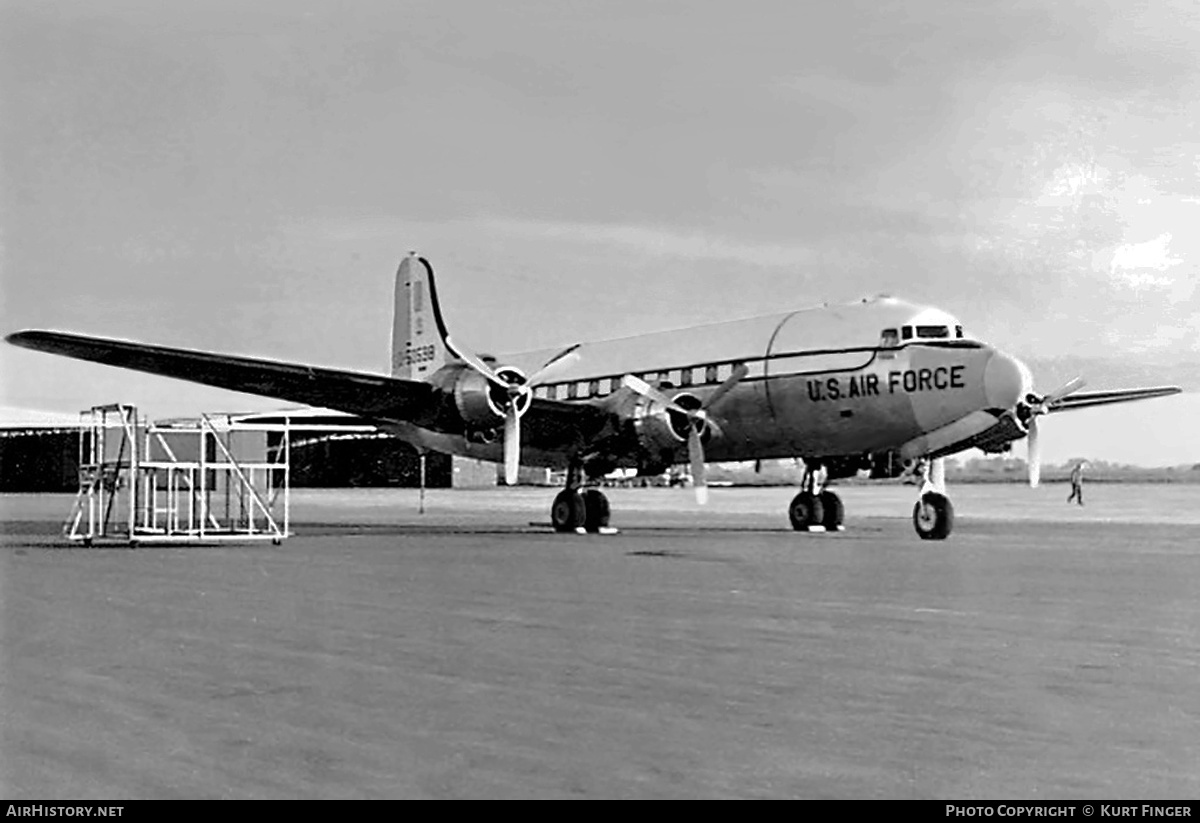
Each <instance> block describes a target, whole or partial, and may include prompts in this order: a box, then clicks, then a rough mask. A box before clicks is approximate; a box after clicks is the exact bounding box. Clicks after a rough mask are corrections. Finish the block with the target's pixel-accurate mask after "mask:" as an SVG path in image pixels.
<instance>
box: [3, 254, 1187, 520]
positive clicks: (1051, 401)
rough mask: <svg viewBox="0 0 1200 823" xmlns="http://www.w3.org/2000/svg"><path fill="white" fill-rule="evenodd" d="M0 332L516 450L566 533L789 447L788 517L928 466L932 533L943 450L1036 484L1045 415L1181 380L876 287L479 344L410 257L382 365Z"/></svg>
mask: <svg viewBox="0 0 1200 823" xmlns="http://www.w3.org/2000/svg"><path fill="white" fill-rule="evenodd" d="M7 340H8V342H10V343H12V344H14V345H17V346H23V347H25V348H29V349H35V350H38V351H43V352H50V353H53V354H59V355H65V356H67V357H73V358H78V359H81V360H91V361H95V362H98V363H104V364H107V365H111V366H119V367H122V368H127V369H136V370H138V371H144V372H150V373H152V374H158V375H164V376H167V377H175V378H179V379H182V380H190V381H193V382H196V383H203V384H206V385H210V386H217V387H220V388H224V389H232V390H235V391H241V392H248V393H251V394H258V395H264V396H267V397H274V398H280V399H283V400H288V401H291V402H298V403H304V404H307V405H310V406H314V407H321V408H326V409H332V410H334V411H338V412H342V413H344V414H346V415H347V417H346V418H345V419H346V420H348V421H353V422H354V423H355V424H358V425H361V424H362V423H364V422H366V423H369V424H370V425H374V426H376V427H378V428H379V429H380V430H381V431H384V432H387V433H389V434H392V435H394V436H396V437H399V438H402V439H404V440H406V441H408V442H409V443H411V444H413V445H414V446H415V447H416V448H418V449H421V450H435V451H440V452H449V453H451V454H459V455H464V456H467V457H473V458H482V459H485V460H492V461H497V462H503V463H504V470H505V477H506V480H507V482H508V483H509V484H512V483H514V482H516V479H517V471H518V468H519V466H520V464H522V463H524V464H526V465H535V466H547V467H552V468H557V469H566V471H567V482H566V488H565V489H564V490H563V491H562V492H560V493H559V494H558V495H557V497H555V499H554V502H553V504H552V506H551V509H550V515H551V522H552V524H553V526H554V528H555V529H556V530H557V531H560V532H574V531H579V530H583V531H601V530H606V529H607V527H608V523H609V514H610V513H609V504H608V500H607V498H606V497H605V496H604V494H603V492H601V491H600V490H599V489H598V488H596V487H595V484H594V482H593V481H594V480H595V479H596V478H599V477H602V476H604V475H605V474H607V473H609V472H611V471H613V470H615V469H618V468H635V469H637V470H638V471H639V472H640V473H642V474H649V475H656V474H660V473H662V472H663V471H665V470H667V469H668V468H669V467H671V466H673V465H677V464H681V463H685V462H687V463H690V464H691V471H692V476H693V479H694V484H695V488H696V495H697V499H698V500H699V501H700V502H704V500H705V498H706V496H707V488H706V485H705V479H704V478H705V463H706V461H710V460H711V461H718V462H723V461H749V460H765V459H773V458H788V457H791V458H799V459H801V460H803V461H804V465H805V472H804V476H803V480H802V481H801V488H800V490H799V493H798V494H797V495H796V496H795V497H794V498H793V500H792V501H791V504H790V505H789V507H788V516H789V519H790V521H791V524H792V526H793V528H795V529H796V530H798V531H814V530H836V529H841V528H842V524H843V518H844V510H843V506H842V503H841V500H840V499H839V498H838V497H837V495H836V494H834V493H833V492H832V491H830V490H829V489H828V488H826V487H825V483H826V481H827V480H833V479H838V478H844V477H849V476H852V475H855V474H857V473H858V472H860V471H868V472H869V473H870V476H871V477H876V478H884V477H897V476H899V475H901V474H902V473H904V472H906V471H911V470H912V469H913V467H914V466H919V467H921V469H920V470H921V472H922V475H923V483H922V485H921V489H920V492H919V495H918V500H917V502H916V504H915V506H914V507H913V524H914V526H915V528H916V531H917V534H919V535H920V536H921V537H922V538H925V539H942V538H945V537H946V536H947V535H948V534H949V533H950V531H951V528H952V526H953V520H954V509H953V507H952V506H951V503H950V500H949V498H948V497H947V496H946V482H945V469H944V460H943V459H944V458H945V457H946V456H947V455H951V454H954V453H956V452H961V451H965V450H967V449H971V448H979V449H982V450H984V451H987V452H998V451H1007V450H1008V449H1009V448H1010V447H1011V444H1012V443H1013V442H1014V441H1016V440H1020V439H1023V438H1027V439H1028V444H1029V458H1030V459H1029V466H1030V482H1031V484H1032V485H1036V484H1037V481H1038V473H1039V469H1038V463H1039V451H1038V439H1037V437H1038V436H1037V432H1038V418H1039V417H1041V416H1042V415H1044V414H1051V413H1055V412H1060V411H1067V410H1071V409H1080V408H1087V407H1091V406H1098V405H1103V404H1108V403H1120V402H1125V401H1129V400H1140V399H1145V398H1151V397H1162V396H1165V395H1169V394H1175V393H1177V392H1179V391H1180V389H1179V388H1178V387H1175V386H1162V387H1155V388H1143V389H1122V390H1116V391H1093V392H1083V391H1080V388H1081V387H1082V385H1083V383H1082V380H1079V379H1076V380H1073V381H1071V382H1070V383H1067V384H1066V385H1065V386H1063V387H1062V388H1060V389H1057V390H1055V391H1051V392H1049V393H1046V394H1039V393H1037V392H1036V391H1035V390H1034V387H1033V381H1032V378H1031V376H1030V373H1029V369H1028V368H1026V367H1025V365H1024V364H1023V363H1021V362H1020V361H1019V360H1017V359H1015V358H1014V357H1012V356H1010V355H1008V354H1005V353H1004V352H1002V351H999V350H998V349H996V348H994V347H992V346H989V345H987V344H986V343H984V342H982V341H980V340H978V339H976V338H974V337H972V336H970V335H969V334H967V333H966V332H965V331H964V329H963V327H962V324H961V323H959V321H958V320H956V319H955V318H954V317H952V316H951V315H949V314H947V313H946V312H943V311H940V310H938V309H935V308H931V307H928V306H921V305H916V304H913V303H908V302H905V301H903V300H899V299H896V298H893V297H887V296H880V297H875V298H869V299H865V300H862V301H861V302H857V303H850V304H845V305H835V306H822V307H818V308H811V309H802V310H799V311H793V312H788V313H785V314H778V315H774V316H767V317H756V318H751V319H747V320H736V321H732V322H725V323H717V324H712V325H706V326H699V327H694V328H688V329H680V330H676V331H667V332H658V333H654V334H647V335H639V336H635V337H627V338H623V339H619V340H608V341H602V342H597V343H587V344H579V345H575V346H571V347H570V348H568V349H565V350H563V351H558V352H554V351H546V352H531V353H527V354H520V355H513V356H511V357H501V358H487V357H480V356H479V355H476V354H474V353H472V352H471V351H469V350H468V349H466V348H464V347H462V346H460V345H458V344H457V342H456V341H454V340H453V339H452V338H451V337H450V335H449V333H448V332H447V329H446V323H445V321H444V320H443V318H442V313H441V309H440V308H439V306H438V299H437V290H436V288H435V284H434V277H433V269H432V267H431V266H430V265H429V263H428V262H427V261H426V260H425V259H424V258H421V257H417V256H416V254H415V253H414V254H410V255H409V256H408V257H406V258H405V259H404V260H403V261H402V262H401V264H400V267H399V270H398V271H397V273H396V292H395V315H394V320H393V328H392V373H391V376H390V377H389V376H383V375H377V374H369V373H363V372H351V371H339V370H333V369H324V368H318V367H314V366H306V365H301V364H293V363H282V362H276V361H269V360H259V359H251V358H247V357H237V356H232V355H224V354H215V353H209V352H199V351H189V350H185V349H175V348H166V347H162V346H151V345H145V344H141V343H134V342H128V341H122V340H109V339H104V338H97V337H86V336H82V335H77V334H68V333H64V332H54V331H22V332H17V333H15V334H12V335H9V336H8V338H7ZM291 419H292V421H293V424H296V421H297V418H296V416H295V415H292V416H291ZM326 422H327V421H326Z"/></svg>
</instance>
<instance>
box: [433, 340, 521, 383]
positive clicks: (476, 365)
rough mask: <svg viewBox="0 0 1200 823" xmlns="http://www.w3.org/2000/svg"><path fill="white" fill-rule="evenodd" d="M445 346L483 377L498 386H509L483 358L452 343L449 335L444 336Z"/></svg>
mask: <svg viewBox="0 0 1200 823" xmlns="http://www.w3.org/2000/svg"><path fill="white" fill-rule="evenodd" d="M446 348H447V349H449V350H450V353H451V354H453V355H454V356H455V357H457V358H458V359H459V360H462V361H463V362H464V363H466V364H467V365H468V366H470V367H471V368H473V369H474V370H475V371H477V372H479V373H480V374H482V375H483V376H484V377H486V378H487V379H488V380H489V381H491V382H492V383H494V384H495V385H497V386H499V387H500V388H502V389H508V388H509V386H510V384H509V383H508V382H506V381H504V380H501V379H500V375H498V374H496V372H495V371H494V370H493V369H492V367H491V366H489V365H488V364H487V363H484V362H483V360H481V359H480V358H479V357H478V356H477V355H475V354H473V353H472V352H469V351H467V350H466V349H460V348H459V347H458V346H456V345H454V341H453V340H451V339H450V338H449V337H447V338H446Z"/></svg>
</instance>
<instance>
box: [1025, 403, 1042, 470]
mask: <svg viewBox="0 0 1200 823" xmlns="http://www.w3.org/2000/svg"><path fill="white" fill-rule="evenodd" d="M1025 436H1026V438H1027V439H1026V443H1025V448H1026V452H1025V463H1026V464H1027V466H1028V468H1029V488H1031V489H1036V488H1037V487H1038V483H1040V482H1041V480H1042V447H1041V444H1040V443H1039V442H1038V422H1037V415H1036V414H1035V415H1034V416H1033V417H1031V418H1030V419H1029V431H1028V433H1027V434H1026V435H1025Z"/></svg>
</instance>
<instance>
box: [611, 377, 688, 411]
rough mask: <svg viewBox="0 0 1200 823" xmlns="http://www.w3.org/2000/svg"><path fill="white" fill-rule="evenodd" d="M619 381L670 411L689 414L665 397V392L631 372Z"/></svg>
mask: <svg viewBox="0 0 1200 823" xmlns="http://www.w3.org/2000/svg"><path fill="white" fill-rule="evenodd" d="M621 382H622V383H624V384H625V386H626V387H627V388H630V389H633V390H634V391H635V392H637V393H638V394H640V395H641V396H642V397H645V398H648V399H650V400H653V401H654V402H655V403H658V404H660V405H663V406H666V407H667V408H668V409H670V410H671V411H675V412H679V413H680V414H682V415H689V414H690V413H689V412H688V410H687V409H685V408H683V407H682V406H680V405H678V404H677V403H676V402H675V401H674V400H672V399H671V398H669V397H667V396H666V395H665V394H663V393H662V392H660V391H659V390H658V389H656V388H654V387H653V386H651V385H650V384H649V383H647V382H646V381H645V380H642V379H641V378H640V377H634V376H633V375H632V374H627V375H625V376H624V377H622V378H621Z"/></svg>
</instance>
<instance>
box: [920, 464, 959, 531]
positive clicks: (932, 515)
mask: <svg viewBox="0 0 1200 823" xmlns="http://www.w3.org/2000/svg"><path fill="white" fill-rule="evenodd" d="M922 473H923V475H924V481H923V482H922V483H921V497H920V499H919V500H917V502H916V505H914V506H913V515H912V516H913V527H914V528H915V529H916V530H917V535H918V536H919V537H920V538H921V539H922V540H945V539H946V538H947V537H948V536H949V535H950V532H951V530H953V528H954V506H953V505H952V504H951V503H950V498H949V497H947V496H946V464H945V462H944V460H943V459H942V458H940V457H939V458H937V459H935V460H930V461H928V462H927V463H926V464H925V466H924V467H923V469H922Z"/></svg>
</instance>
